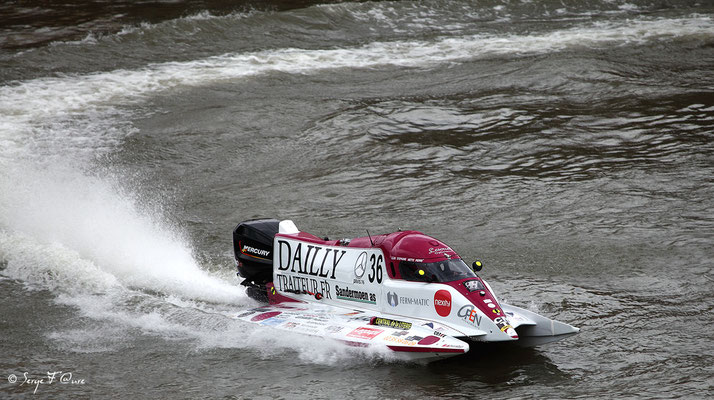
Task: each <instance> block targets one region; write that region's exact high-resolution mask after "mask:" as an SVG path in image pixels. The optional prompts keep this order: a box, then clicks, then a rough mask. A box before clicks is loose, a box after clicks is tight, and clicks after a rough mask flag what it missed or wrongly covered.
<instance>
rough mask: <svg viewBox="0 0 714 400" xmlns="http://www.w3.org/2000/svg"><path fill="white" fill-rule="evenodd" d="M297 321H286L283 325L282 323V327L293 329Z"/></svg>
mask: <svg viewBox="0 0 714 400" xmlns="http://www.w3.org/2000/svg"><path fill="white" fill-rule="evenodd" d="M297 326H298V323H297V322H286V323H285V325H283V328H285V329H295V328H297Z"/></svg>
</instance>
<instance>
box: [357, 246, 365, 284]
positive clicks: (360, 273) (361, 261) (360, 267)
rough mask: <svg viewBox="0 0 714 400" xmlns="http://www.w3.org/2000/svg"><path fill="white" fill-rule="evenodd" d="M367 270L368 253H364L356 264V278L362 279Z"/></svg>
mask: <svg viewBox="0 0 714 400" xmlns="http://www.w3.org/2000/svg"><path fill="white" fill-rule="evenodd" d="M366 269H367V252H366V251H363V252H362V254H360V255H359V257H357V262H355V276H357V278H362V277H363V276H364V271H365V270H366Z"/></svg>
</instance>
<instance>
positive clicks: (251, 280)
mask: <svg viewBox="0 0 714 400" xmlns="http://www.w3.org/2000/svg"><path fill="white" fill-rule="evenodd" d="M279 224H280V221H278V220H277V219H272V218H270V219H252V220H248V221H243V222H241V223H240V224H238V226H236V227H235V229H234V230H233V251H234V253H235V258H236V266H237V268H238V275H239V276H242V277H243V278H245V280H244V281H243V282H242V283H241V284H242V285H243V286H246V288H247V290H246V293H247V294H248V296H250V297H251V298H253V299H255V300H258V301H264V302H267V301H268V293H267V291H266V287H265V284H266V283H268V282H271V281H272V280H273V238H274V237H275V234H276V233H278V230H279V228H278V227H279Z"/></svg>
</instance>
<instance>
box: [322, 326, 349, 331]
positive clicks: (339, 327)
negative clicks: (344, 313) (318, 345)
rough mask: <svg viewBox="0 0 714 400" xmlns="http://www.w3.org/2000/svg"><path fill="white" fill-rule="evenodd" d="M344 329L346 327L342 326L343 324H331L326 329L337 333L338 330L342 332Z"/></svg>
mask: <svg viewBox="0 0 714 400" xmlns="http://www.w3.org/2000/svg"><path fill="white" fill-rule="evenodd" d="M343 329H345V328H344V327H342V326H335V325H331V326H328V327H327V328H325V331H326V332H332V333H337V332H342V330H343Z"/></svg>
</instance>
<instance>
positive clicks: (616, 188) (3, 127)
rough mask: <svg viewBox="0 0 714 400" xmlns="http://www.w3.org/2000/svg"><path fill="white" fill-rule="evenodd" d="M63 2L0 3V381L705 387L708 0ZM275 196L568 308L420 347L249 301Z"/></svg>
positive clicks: (318, 394)
mask: <svg viewBox="0 0 714 400" xmlns="http://www.w3.org/2000/svg"><path fill="white" fill-rule="evenodd" d="M52 3H53V4H52V5H47V4H46V3H45V2H33V1H29V2H10V3H8V4H7V5H2V6H0V293H1V296H2V304H3V307H2V314H1V318H0V330H1V332H2V337H3V340H2V341H1V342H0V354H2V357H0V372H1V373H2V376H0V380H1V382H2V383H0V390H1V391H2V393H3V396H4V397H17V398H21V397H22V398H24V397H26V396H28V395H30V393H32V392H34V391H35V390H36V392H37V393H36V395H39V396H42V397H47V398H57V397H74V398H83V397H99V398H102V397H113V396H120V397H127V398H157V397H159V398H246V397H250V398H353V397H365V398H372V397H383V398H434V397H437V396H439V397H447V398H477V397H484V396H489V397H499V398H593V397H607V398H613V397H616V398H675V397H684V398H705V397H709V396H712V395H713V394H714V378H713V376H714V363H712V356H714V346H713V345H712V343H713V340H714V335H713V334H712V332H711V329H710V327H711V326H712V324H714V317H713V316H712V311H713V306H714V301H713V300H712V299H713V298H714V296H713V294H714V291H713V290H712V288H714V271H713V269H714V265H713V263H712V261H711V259H712V256H713V255H714V234H713V232H714V217H713V216H714V200H712V199H714V185H713V184H714V178H713V177H714V72H713V71H714V69H713V68H712V67H713V66H714V19H713V17H714V8H713V7H712V5H711V4H709V3H708V2H702V1H681V2H674V1H634V0H633V1H619V0H609V1H605V0H600V1H588V2H582V1H526V0H524V1H499V0H495V1H478V2H471V1H421V2H384V1H382V2H359V3H356V2H355V3H351V2H325V3H312V2H307V1H304V2H286V1H275V2H270V3H266V2H243V3H239V4H233V3H231V4H228V3H227V2H218V1H178V2H141V4H134V2H107V3H102V2H98V3H92V5H91V6H90V5H86V4H84V2H72V1H66V2H61V3H56V2H52ZM262 216H267V217H278V218H290V219H293V220H294V221H295V222H296V224H297V225H298V226H299V227H300V228H302V229H303V230H306V231H309V232H313V233H316V234H319V235H330V236H332V237H350V236H357V235H363V233H364V229H365V228H366V229H369V230H370V232H373V233H375V232H388V231H392V230H396V229H398V228H404V229H407V228H409V229H418V230H421V231H423V232H425V233H428V234H431V235H433V236H436V237H438V238H440V239H442V240H444V241H445V242H447V243H449V244H450V245H452V247H454V248H456V249H457V250H458V251H459V252H460V254H461V255H462V256H464V258H466V259H472V258H476V257H478V258H480V259H482V260H484V261H485V264H486V269H485V270H484V271H483V272H482V276H483V277H485V278H486V279H488V280H489V281H490V282H491V284H492V285H493V286H494V289H495V290H496V292H497V293H498V294H499V296H500V297H501V298H503V299H505V300H506V301H508V302H509V303H512V304H514V305H518V306H522V307H526V308H528V309H531V310H534V311H538V312H541V313H543V314H545V315H547V316H550V317H553V318H556V319H559V320H562V321H564V322H567V323H570V324H573V325H575V326H578V327H580V328H581V329H582V332H581V334H580V335H578V336H577V337H575V338H571V339H568V340H565V341H563V342H558V343H555V344H551V345H548V346H543V347H541V348H537V349H534V350H527V351H522V350H521V351H514V350H509V349H508V348H490V349H475V350H474V351H472V352H471V354H469V355H468V356H467V357H463V358H456V359H451V360H447V361H444V362H440V363H435V364H430V365H426V366H425V365H418V364H402V363H397V362H394V361H392V360H390V359H389V357H388V356H385V355H383V354H364V353H359V352H354V351H353V350H351V349H348V348H342V347H339V346H338V347H335V346H328V345H325V344H324V343H323V342H321V341H319V340H315V339H311V338H302V337H286V336H285V335H281V334H277V333H274V332H272V331H270V330H265V329H262V328H260V327H255V326H245V325H244V324H243V323H240V322H239V321H236V320H234V319H232V318H229V316H230V315H232V314H235V313H236V312H237V311H239V310H241V309H245V308H249V307H253V306H254V305H255V303H253V301H252V300H250V299H248V298H247V297H246V296H245V295H244V294H243V291H242V290H241V289H240V288H239V287H238V286H237V283H238V280H237V278H236V277H235V276H234V271H233V262H232V256H231V244H230V231H231V229H232V228H233V226H234V225H235V224H236V223H237V222H240V221H242V220H244V219H248V218H253V217H262ZM47 371H64V372H67V371H69V372H72V375H73V380H74V382H70V383H67V384H54V383H53V384H39V385H33V386H30V385H27V384H26V385H20V384H19V383H20V382H22V381H23V378H24V376H23V373H24V372H27V373H28V374H29V376H30V377H35V378H39V377H42V376H45V375H46V374H45V372H47ZM11 374H15V375H16V376H17V377H18V378H19V381H18V382H15V383H14V384H13V383H12V382H10V380H9V379H8V378H9V376H10V375H11ZM80 380H83V382H80Z"/></svg>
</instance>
